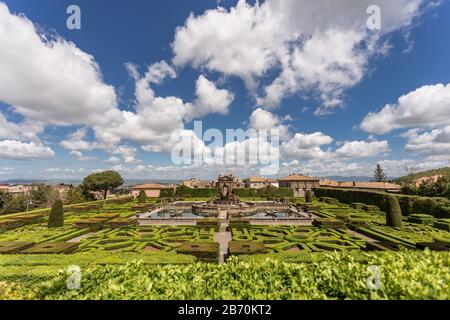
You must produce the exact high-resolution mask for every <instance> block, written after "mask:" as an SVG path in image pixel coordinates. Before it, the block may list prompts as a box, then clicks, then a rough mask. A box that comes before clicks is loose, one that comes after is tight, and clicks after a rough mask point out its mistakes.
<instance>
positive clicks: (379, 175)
mask: <svg viewBox="0 0 450 320" xmlns="http://www.w3.org/2000/svg"><path fill="white" fill-rule="evenodd" d="M373 178H374V179H375V182H386V181H387V176H386V175H385V174H384V170H383V168H382V167H381V165H380V164H377V167H376V168H375V171H374V173H373Z"/></svg>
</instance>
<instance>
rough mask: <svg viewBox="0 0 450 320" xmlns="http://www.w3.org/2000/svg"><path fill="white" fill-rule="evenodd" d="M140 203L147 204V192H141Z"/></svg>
mask: <svg viewBox="0 0 450 320" xmlns="http://www.w3.org/2000/svg"><path fill="white" fill-rule="evenodd" d="M138 202H139V203H146V202H147V195H146V194H145V191H144V190H141V191H140V192H139V196H138Z"/></svg>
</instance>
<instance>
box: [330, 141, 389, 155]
mask: <svg viewBox="0 0 450 320" xmlns="http://www.w3.org/2000/svg"><path fill="white" fill-rule="evenodd" d="M389 151H390V148H389V143H388V142H387V141H370V142H366V141H346V142H344V144H343V145H342V146H341V147H340V148H339V149H337V150H336V152H335V155H336V156H338V157H342V158H369V157H374V156H378V155H383V154H386V153H388V152H389Z"/></svg>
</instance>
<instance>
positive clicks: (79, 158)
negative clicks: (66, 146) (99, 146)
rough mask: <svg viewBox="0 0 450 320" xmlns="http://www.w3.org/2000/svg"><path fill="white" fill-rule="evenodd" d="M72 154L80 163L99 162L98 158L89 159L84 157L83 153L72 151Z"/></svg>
mask: <svg viewBox="0 0 450 320" xmlns="http://www.w3.org/2000/svg"><path fill="white" fill-rule="evenodd" d="M70 154H71V155H73V156H75V157H76V158H77V159H78V160H79V161H96V160H97V158H96V157H89V156H85V155H83V153H82V152H81V151H71V152H70Z"/></svg>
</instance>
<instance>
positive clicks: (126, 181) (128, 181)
mask: <svg viewBox="0 0 450 320" xmlns="http://www.w3.org/2000/svg"><path fill="white" fill-rule="evenodd" d="M180 182H181V181H180V180H164V179H124V186H125V187H127V186H128V187H129V186H134V185H137V184H144V183H159V184H172V183H174V184H177V183H180ZM0 183H6V184H40V183H45V184H51V185H57V184H60V183H65V184H72V185H74V186H78V185H80V184H82V183H83V180H81V179H79V180H77V179H72V180H70V179H48V180H37V179H11V180H5V181H0Z"/></svg>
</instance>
